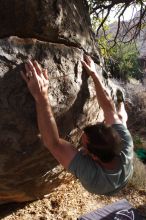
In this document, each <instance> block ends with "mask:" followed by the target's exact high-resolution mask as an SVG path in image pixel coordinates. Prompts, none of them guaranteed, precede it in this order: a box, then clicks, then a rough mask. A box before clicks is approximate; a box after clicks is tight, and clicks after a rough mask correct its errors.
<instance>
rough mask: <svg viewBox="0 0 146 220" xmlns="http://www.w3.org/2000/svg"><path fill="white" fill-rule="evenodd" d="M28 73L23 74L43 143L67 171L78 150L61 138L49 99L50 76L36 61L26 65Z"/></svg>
mask: <svg viewBox="0 0 146 220" xmlns="http://www.w3.org/2000/svg"><path fill="white" fill-rule="evenodd" d="M25 68H26V73H22V77H23V79H24V80H25V81H26V83H27V86H28V89H29V91H30V93H31V94H32V96H33V97H34V99H35V102H36V111H37V120H38V127H39V130H40V133H41V135H42V139H43V142H44V144H45V146H46V147H47V148H48V149H49V151H50V152H51V153H52V154H53V156H54V157H55V158H56V159H57V160H58V162H59V163H61V164H62V165H63V166H64V167H65V168H66V169H67V168H68V166H69V164H70V162H71V160H72V159H73V158H74V156H75V155H76V153H77V149H76V148H75V147H74V146H73V145H72V144H71V143H69V142H67V141H65V140H63V139H61V138H60V137H59V133H58V128H57V125H56V121H55V118H54V115H53V113H52V109H51V105H50V101H49V98H48V80H49V79H48V74H47V70H43V69H42V68H41V67H40V65H39V64H38V63H37V62H36V61H34V62H31V61H28V63H26V64H25Z"/></svg>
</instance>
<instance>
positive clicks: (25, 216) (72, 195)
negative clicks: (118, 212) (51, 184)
mask: <svg viewBox="0 0 146 220" xmlns="http://www.w3.org/2000/svg"><path fill="white" fill-rule="evenodd" d="M64 175H65V178H64V181H63V182H62V183H61V185H60V186H59V187H58V188H56V190H55V191H54V192H52V193H51V194H50V195H49V196H48V198H44V199H42V200H38V201H34V202H31V203H22V204H16V203H15V204H14V203H13V204H5V205H1V206H0V219H2V220H76V219H77V217H79V216H80V215H82V214H85V213H87V212H90V211H92V210H95V209H97V208H101V207H103V206H104V205H107V204H111V203H113V202H115V201H118V200H121V199H127V200H128V201H129V202H130V203H131V204H132V205H133V206H134V207H135V208H137V209H138V211H139V212H140V213H141V214H142V215H143V219H146V190H144V189H140V190H139V191H137V190H135V189H134V188H133V187H131V186H127V187H126V188H124V189H123V190H122V191H121V192H120V193H118V194H117V195H116V196H114V197H113V196H112V197H106V196H95V195H92V194H90V193H88V192H87V191H86V190H85V189H83V187H82V186H81V184H80V183H79V182H78V180H75V179H74V178H73V177H72V176H71V175H70V174H68V173H67V172H65V171H64Z"/></svg>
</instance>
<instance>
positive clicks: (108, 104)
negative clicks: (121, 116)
mask: <svg viewBox="0 0 146 220" xmlns="http://www.w3.org/2000/svg"><path fill="white" fill-rule="evenodd" d="M92 79H93V82H94V85H95V90H96V96H97V100H98V103H99V105H100V106H101V108H102V109H103V111H104V113H106V112H107V111H109V112H112V111H115V107H114V103H113V100H112V99H111V98H110V96H109V95H108V93H107V92H106V90H105V88H104V85H103V84H102V82H101V81H100V79H99V77H98V76H97V74H94V75H92Z"/></svg>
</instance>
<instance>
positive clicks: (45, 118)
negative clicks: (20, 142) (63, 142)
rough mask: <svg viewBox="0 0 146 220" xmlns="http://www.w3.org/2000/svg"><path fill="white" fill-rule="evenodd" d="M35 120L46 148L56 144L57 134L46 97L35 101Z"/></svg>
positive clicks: (57, 140)
mask: <svg viewBox="0 0 146 220" xmlns="http://www.w3.org/2000/svg"><path fill="white" fill-rule="evenodd" d="M36 110H37V120H38V127H39V130H40V133H41V135H42V139H43V141H44V144H45V146H46V147H47V148H49V149H50V150H51V148H52V147H55V146H58V142H59V140H60V139H59V134H58V128H57V125H56V121H55V118H54V116H53V113H52V109H51V105H50V102H49V99H48V98H44V99H41V100H39V102H36Z"/></svg>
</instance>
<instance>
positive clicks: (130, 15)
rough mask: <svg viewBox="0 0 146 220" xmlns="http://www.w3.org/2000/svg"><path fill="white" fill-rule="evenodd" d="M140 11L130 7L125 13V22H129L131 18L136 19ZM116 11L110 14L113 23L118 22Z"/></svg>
mask: <svg viewBox="0 0 146 220" xmlns="http://www.w3.org/2000/svg"><path fill="white" fill-rule="evenodd" d="M137 11H138V7H131V6H130V7H128V8H127V9H126V11H125V13H124V17H123V19H124V20H125V21H128V20H130V19H131V18H133V17H134V15H135V13H136V12H137ZM116 13H117V12H116V11H115V10H112V12H111V13H110V20H111V22H113V21H115V20H117V17H116ZM123 19H122V17H121V20H123Z"/></svg>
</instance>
